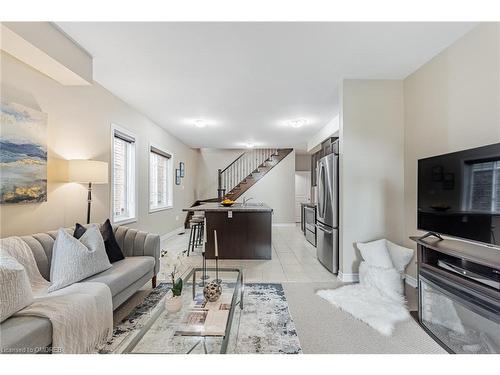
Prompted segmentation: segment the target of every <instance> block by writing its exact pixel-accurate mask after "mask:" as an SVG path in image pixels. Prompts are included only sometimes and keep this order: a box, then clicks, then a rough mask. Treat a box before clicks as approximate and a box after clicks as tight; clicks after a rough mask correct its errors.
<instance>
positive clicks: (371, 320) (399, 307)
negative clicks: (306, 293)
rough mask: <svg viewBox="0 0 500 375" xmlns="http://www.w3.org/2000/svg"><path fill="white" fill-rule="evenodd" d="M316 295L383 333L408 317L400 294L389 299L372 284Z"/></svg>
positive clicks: (351, 286)
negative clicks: (397, 297) (371, 285)
mask: <svg viewBox="0 0 500 375" xmlns="http://www.w3.org/2000/svg"><path fill="white" fill-rule="evenodd" d="M316 294H317V295H318V296H320V297H321V298H323V299H325V300H327V301H328V302H330V303H331V304H332V305H334V306H337V307H338V308H339V309H341V310H343V311H345V312H347V313H349V314H351V315H352V316H353V317H355V318H356V319H358V320H361V321H362V322H364V323H366V324H368V325H369V326H370V327H372V328H374V329H375V330H377V331H378V332H379V333H381V334H382V335H385V336H390V335H391V334H392V332H393V331H394V328H395V326H396V324H397V323H398V322H403V321H405V320H408V319H409V318H410V313H409V312H408V309H407V308H406V304H405V300H404V297H403V296H401V299H400V300H398V299H395V298H391V297H389V296H387V295H385V294H383V293H380V292H379V290H378V289H376V288H374V287H370V286H363V285H360V284H355V285H346V286H343V287H340V288H337V289H331V290H319V291H318V292H316Z"/></svg>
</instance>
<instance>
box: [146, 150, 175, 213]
mask: <svg viewBox="0 0 500 375" xmlns="http://www.w3.org/2000/svg"><path fill="white" fill-rule="evenodd" d="M171 207H172V156H171V155H170V154H169V153H167V152H164V151H161V150H160V149H159V148H157V147H154V146H151V148H150V151H149V211H150V212H154V211H159V210H164V209H167V208H171Z"/></svg>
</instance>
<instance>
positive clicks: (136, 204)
mask: <svg viewBox="0 0 500 375" xmlns="http://www.w3.org/2000/svg"><path fill="white" fill-rule="evenodd" d="M117 133H118V134H122V135H123V136H125V137H126V138H129V139H131V140H133V147H132V153H133V155H131V156H130V159H131V160H132V161H133V165H132V170H131V171H129V178H133V181H132V183H131V185H132V186H133V187H134V192H131V193H129V194H128V195H129V197H128V198H129V199H130V198H133V200H132V203H131V204H132V211H133V215H131V216H129V217H127V218H124V219H121V220H116V219H115V210H114V208H115V207H114V205H115V199H114V198H115V197H114V181H115V176H114V167H113V166H114V155H115V142H114V141H115V135H116V134H117ZM137 148H138V145H137V136H136V135H135V134H134V133H132V132H131V131H129V130H128V129H126V128H124V127H122V126H119V125H116V124H111V156H110V159H111V160H110V166H111V168H110V169H111V185H110V197H111V204H110V210H111V212H110V218H111V222H112V223H113V224H130V223H135V222H137V214H138V212H139V186H138V181H139V178H138V175H137V173H138V168H137V165H138V152H137Z"/></svg>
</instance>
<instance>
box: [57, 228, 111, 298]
mask: <svg viewBox="0 0 500 375" xmlns="http://www.w3.org/2000/svg"><path fill="white" fill-rule="evenodd" d="M110 267H111V263H109V259H108V256H107V255H106V249H105V247H104V240H103V239H102V235H101V232H100V231H99V228H97V226H96V225H92V226H90V227H89V228H88V229H87V230H86V231H85V233H84V234H83V236H81V237H80V239H79V240H78V239H76V238H75V237H73V236H72V235H71V234H69V233H68V232H66V231H65V230H64V229H62V228H61V229H59V230H58V231H57V236H56V241H55V242H54V248H53V250H52V264H51V266H50V281H51V284H50V287H49V289H48V291H49V292H53V291H55V290H58V289H61V288H64V287H65V286H68V285H71V284H73V283H76V282H78V281H81V280H83V279H86V278H87V277H90V276H92V275H95V274H96V273H99V272H102V271H105V270H107V269H108V268H110Z"/></svg>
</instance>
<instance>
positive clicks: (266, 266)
mask: <svg viewBox="0 0 500 375" xmlns="http://www.w3.org/2000/svg"><path fill="white" fill-rule="evenodd" d="M188 241H189V230H186V232H185V233H184V234H182V235H176V236H173V237H170V238H169V239H167V240H166V241H164V242H162V249H164V250H167V251H173V252H180V251H184V250H186V249H187V244H188ZM272 246H273V252H272V259H271V260H221V261H219V267H224V266H227V267H238V268H240V269H242V270H243V276H244V278H245V281H246V282H318V281H332V280H337V276H336V275H333V274H332V273H330V272H329V271H328V270H327V269H326V268H324V267H323V266H322V265H321V264H320V263H319V262H318V260H317V259H316V248H315V247H314V246H312V245H311V244H310V243H309V242H307V241H306V239H305V237H304V235H303V234H302V232H301V231H300V228H299V226H273V229H272ZM201 262H202V257H201V247H199V248H197V249H196V251H195V254H194V255H192V254H191V255H190V256H189V257H188V258H185V261H184V265H183V268H182V272H181V273H183V272H185V271H186V270H188V269H190V268H191V267H193V266H201ZM213 265H214V261H209V266H213ZM168 272H169V270H167V269H166V267H165V262H164V260H163V259H162V260H161V266H160V272H159V275H158V279H159V280H165V279H166V276H167V274H168Z"/></svg>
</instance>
